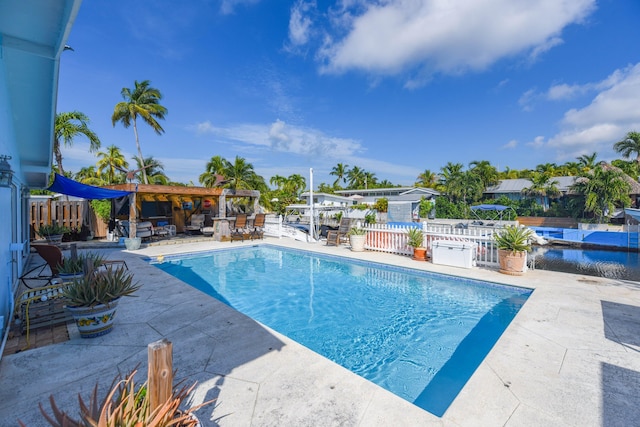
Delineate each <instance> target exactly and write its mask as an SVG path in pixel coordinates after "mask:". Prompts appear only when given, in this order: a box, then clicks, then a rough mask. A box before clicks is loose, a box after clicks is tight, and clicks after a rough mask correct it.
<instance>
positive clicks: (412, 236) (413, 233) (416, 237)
mask: <svg viewBox="0 0 640 427" xmlns="http://www.w3.org/2000/svg"><path fill="white" fill-rule="evenodd" d="M423 243H424V234H423V233H422V230H421V229H420V228H417V227H412V228H410V229H409V230H407V245H408V246H411V247H412V248H414V249H415V248H421V247H422V244H423Z"/></svg>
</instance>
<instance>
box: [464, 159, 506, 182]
mask: <svg viewBox="0 0 640 427" xmlns="http://www.w3.org/2000/svg"><path fill="white" fill-rule="evenodd" d="M469 168H470V171H471V172H473V173H475V174H477V175H478V176H479V177H480V179H481V180H482V184H483V185H484V187H485V188H487V187H491V186H492V185H496V184H497V183H498V181H499V176H500V174H499V173H498V169H496V168H495V166H492V165H491V162H489V161H488V160H474V161H473V162H471V163H469Z"/></svg>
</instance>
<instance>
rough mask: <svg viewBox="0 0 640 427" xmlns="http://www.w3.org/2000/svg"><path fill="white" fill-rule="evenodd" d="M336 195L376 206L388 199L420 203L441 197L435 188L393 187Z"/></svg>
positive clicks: (338, 192) (352, 191) (341, 192)
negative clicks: (423, 199) (377, 203)
mask: <svg viewBox="0 0 640 427" xmlns="http://www.w3.org/2000/svg"><path fill="white" fill-rule="evenodd" d="M336 194H338V195H340V196H344V197H350V198H354V196H355V197H356V198H357V200H358V203H366V204H369V205H372V204H374V203H375V202H376V201H378V200H379V199H383V198H384V199H387V200H388V201H390V202H392V201H393V202H399V201H403V202H406V201H416V202H417V201H420V199H422V197H424V198H425V199H433V198H435V197H436V196H439V195H440V193H438V192H437V191H436V190H434V189H433V188H424V187H393V188H371V189H367V190H363V189H360V190H339V191H336Z"/></svg>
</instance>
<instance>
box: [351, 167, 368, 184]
mask: <svg viewBox="0 0 640 427" xmlns="http://www.w3.org/2000/svg"><path fill="white" fill-rule="evenodd" d="M364 173H365V171H364V169H362V168H360V167H358V166H354V167H352V168H351V169H349V170H348V171H347V186H348V187H349V188H350V189H356V188H364V176H365V175H364Z"/></svg>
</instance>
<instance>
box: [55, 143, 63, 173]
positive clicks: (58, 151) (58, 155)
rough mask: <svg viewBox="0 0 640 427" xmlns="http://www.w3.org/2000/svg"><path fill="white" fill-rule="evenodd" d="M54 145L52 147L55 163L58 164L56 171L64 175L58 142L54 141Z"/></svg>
mask: <svg viewBox="0 0 640 427" xmlns="http://www.w3.org/2000/svg"><path fill="white" fill-rule="evenodd" d="M54 144H55V147H54V149H53V151H54V153H55V155H56V163H57V164H58V173H60V175H63V176H64V169H62V153H61V152H60V144H58V143H54Z"/></svg>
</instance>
